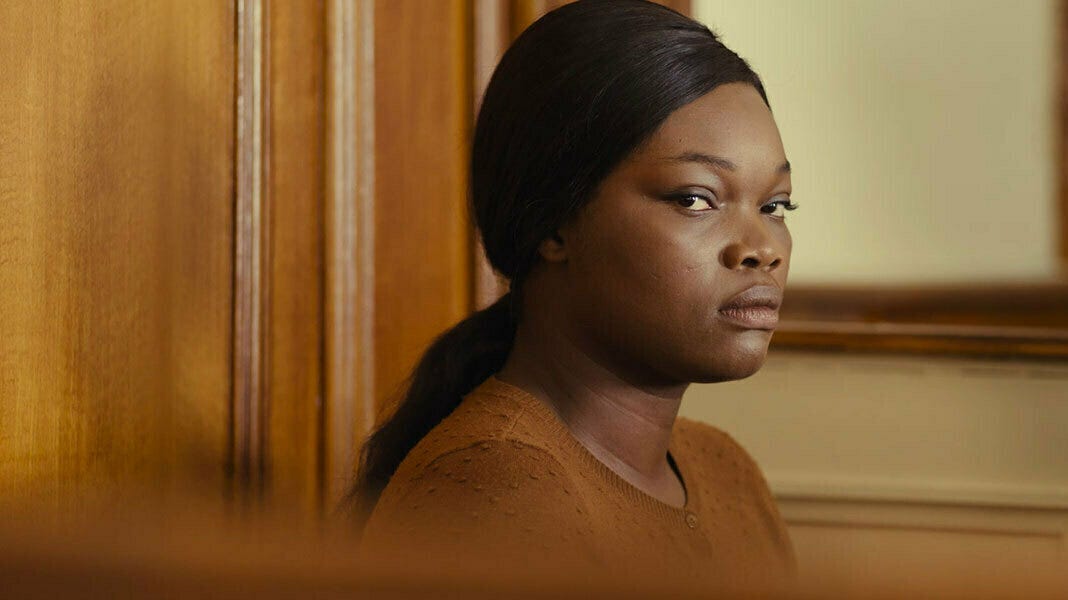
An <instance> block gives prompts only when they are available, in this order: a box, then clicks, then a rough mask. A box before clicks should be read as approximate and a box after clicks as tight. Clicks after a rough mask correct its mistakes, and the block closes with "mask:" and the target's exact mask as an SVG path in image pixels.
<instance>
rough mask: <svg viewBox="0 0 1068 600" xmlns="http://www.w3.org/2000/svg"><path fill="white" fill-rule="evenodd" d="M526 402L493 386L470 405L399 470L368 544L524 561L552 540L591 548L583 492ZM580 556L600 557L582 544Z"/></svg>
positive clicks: (473, 396) (459, 409)
mask: <svg viewBox="0 0 1068 600" xmlns="http://www.w3.org/2000/svg"><path fill="white" fill-rule="evenodd" d="M526 402H527V399H525V398H521V397H512V396H509V395H508V394H507V393H500V390H498V389H497V388H496V387H495V386H493V385H492V384H491V385H488V386H480V387H479V388H477V389H476V390H475V391H474V392H472V393H471V394H468V395H467V396H465V398H464V400H463V401H462V402H461V404H460V405H459V406H458V407H457V408H456V410H455V411H453V413H452V414H451V415H449V417H447V418H446V419H444V420H443V421H442V422H441V423H440V424H439V425H438V426H437V427H435V428H434V429H433V430H431V432H430V433H428V434H427V435H426V436H424V438H423V439H422V440H421V441H420V442H419V444H417V445H416V447H415V448H413V449H412V451H411V452H409V454H408V456H407V457H406V458H405V459H404V461H402V463H401V465H400V466H399V467H398V468H397V471H396V472H395V473H394V475H393V477H392V478H391V480H390V482H389V484H388V485H387V486H386V488H385V489H384V490H383V492H382V495H381V497H380V498H379V500H378V503H377V504H376V506H375V509H374V511H373V512H372V514H371V517H370V519H369V520H368V523H367V528H366V530H365V533H364V539H365V543H367V544H372V545H373V544H380V543H383V542H386V541H388V540H396V539H404V540H406V542H408V543H417V544H419V545H420V546H421V547H423V548H431V547H432V548H436V549H439V550H441V551H442V552H445V553H447V552H454V551H455V552H462V553H463V554H465V555H466V554H471V553H476V554H479V553H481V554H487V553H488V554H492V555H494V556H505V555H511V556H510V558H516V559H519V558H527V556H526V555H527V553H529V552H530V551H532V550H535V549H541V548H542V546H543V544H544V543H546V542H550V541H553V540H547V539H545V537H544V536H545V535H548V534H551V535H552V536H554V539H555V541H557V542H559V541H560V540H561V539H566V540H571V541H572V542H573V543H577V542H579V540H582V539H588V537H589V535H590V533H591V529H590V527H589V524H588V523H587V521H586V518H585V516H586V515H587V514H588V511H587V509H586V506H585V504H584V501H583V500H582V496H581V493H580V490H579V488H578V486H577V485H576V483H575V480H574V479H573V478H572V477H571V476H570V471H569V469H567V468H566V466H565V465H564V463H565V462H566V460H564V461H561V460H560V458H559V456H558V452H557V451H556V450H555V448H554V447H553V444H552V436H550V435H543V432H540V431H539V427H541V426H542V425H541V424H540V423H539V415H538V414H537V413H536V412H535V413H532V412H531V411H532V409H536V407H530V406H527V404H526ZM459 540H463V542H462V544H461V543H458V541H459ZM573 550H574V551H575V552H579V553H583V554H586V555H587V558H590V557H591V556H592V555H590V554H589V553H588V549H586V548H584V547H583V545H582V544H576V545H575V546H574V548H573ZM572 558H575V559H578V558H581V557H580V556H572Z"/></svg>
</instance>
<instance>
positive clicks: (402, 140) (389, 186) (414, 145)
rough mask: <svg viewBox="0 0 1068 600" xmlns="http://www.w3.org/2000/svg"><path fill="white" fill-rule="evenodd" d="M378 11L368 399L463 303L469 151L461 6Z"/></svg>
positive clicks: (468, 267)
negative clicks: (371, 378) (371, 364)
mask: <svg viewBox="0 0 1068 600" xmlns="http://www.w3.org/2000/svg"><path fill="white" fill-rule="evenodd" d="M375 6H376V10H375V34H374V35H375V71H374V73H375V113H376V114H375V207H374V208H375V215H374V217H375V221H374V222H375V232H376V234H375V244H374V254H375V263H374V265H375V267H374V269H375V272H374V273H375V296H374V305H375V321H374V328H375V335H374V338H375V356H376V359H378V360H377V361H376V365H375V399H376V405H377V406H378V407H380V408H381V407H386V406H388V403H389V400H390V399H391V398H394V397H395V396H396V393H397V392H398V391H400V390H401V389H403V383H404V381H405V379H406V378H407V377H408V375H409V373H410V371H411V369H412V367H413V366H414V364H415V361H416V360H417V359H418V357H419V356H420V355H421V354H422V353H423V351H424V350H425V349H426V347H427V345H428V344H429V343H430V342H431V340H433V339H434V338H435V337H436V336H437V335H439V334H440V333H441V332H442V331H443V330H445V329H446V328H447V327H449V326H451V325H453V324H454V323H456V322H457V321H459V320H460V319H462V318H463V317H464V316H466V315H467V314H468V312H469V311H470V310H471V308H472V305H473V302H472V277H471V271H472V263H473V252H472V243H471V226H470V223H469V220H468V216H467V206H466V202H467V152H468V150H467V149H468V145H469V143H470V137H471V136H470V125H471V105H472V90H471V87H472V84H471V81H472V76H471V59H470V56H469V39H470V35H471V33H470V28H471V15H470V5H469V3H468V2H465V1H463V0H441V1H439V2H421V1H419V0H379V1H378V2H377V3H376V5H375Z"/></svg>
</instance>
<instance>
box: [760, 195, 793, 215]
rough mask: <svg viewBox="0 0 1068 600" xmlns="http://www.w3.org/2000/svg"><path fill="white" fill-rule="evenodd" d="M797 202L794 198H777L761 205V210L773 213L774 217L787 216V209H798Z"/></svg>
mask: <svg viewBox="0 0 1068 600" xmlns="http://www.w3.org/2000/svg"><path fill="white" fill-rule="evenodd" d="M796 209H797V204H794V203H793V201H792V200H789V199H787V200H776V201H774V202H768V203H767V204H765V205H764V206H761V207H760V212H762V213H764V214H766V215H771V216H773V217H779V218H782V217H785V216H786V211H788V210H796Z"/></svg>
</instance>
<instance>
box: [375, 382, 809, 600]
mask: <svg viewBox="0 0 1068 600" xmlns="http://www.w3.org/2000/svg"><path fill="white" fill-rule="evenodd" d="M669 456H670V458H671V459H672V460H673V462H674V465H675V467H676V469H677V472H678V473H679V474H680V476H681V478H682V481H683V485H684V487H685V490H686V505H685V507H684V508H676V507H674V506H671V505H669V504H666V503H664V502H661V501H660V500H657V499H656V498H654V497H652V496H650V495H648V494H646V493H644V492H643V491H641V490H640V489H638V488H637V487H635V486H633V485H632V484H630V483H629V482H628V481H626V480H625V479H623V478H622V477H620V476H619V475H618V474H616V473H615V472H614V471H612V470H611V469H609V468H608V467H607V466H605V465H604V464H603V463H602V462H600V461H599V460H598V459H597V458H596V457H595V456H594V455H593V454H591V453H590V452H589V451H588V450H587V449H586V448H585V447H584V446H583V445H582V444H581V443H580V442H579V441H578V440H577V439H575V438H574V437H573V436H572V435H571V433H570V432H569V430H568V429H567V426H566V425H565V424H564V423H563V422H562V421H561V420H560V419H559V418H558V417H557V416H556V413H555V412H554V411H553V410H552V409H551V408H549V407H548V406H547V405H546V404H544V403H543V402H541V401H540V400H538V399H537V398H535V397H534V396H532V395H530V394H529V393H527V392H525V391H523V390H522V389H520V388H517V387H515V386H512V385H510V384H507V383H505V382H503V381H501V380H499V379H497V378H496V377H490V378H489V379H488V380H486V381H485V382H484V383H483V384H482V385H480V386H479V387H478V388H477V389H475V390H474V391H473V392H471V393H470V394H469V395H467V396H466V397H465V398H464V400H463V402H462V403H461V404H460V405H459V407H458V408H457V409H456V410H455V411H454V412H453V413H452V414H451V415H449V417H447V418H446V419H445V420H443V421H442V422H441V423H440V424H439V425H438V426H437V427H435V428H434V429H433V430H432V431H431V432H430V433H429V434H428V435H427V436H426V437H424V438H423V439H422V440H421V441H420V442H419V444H417V445H416V447H415V448H414V449H413V450H412V451H411V452H410V453H409V454H408V456H407V457H406V458H405V460H404V461H403V462H402V463H401V465H400V467H399V468H398V469H397V472H396V473H395V474H394V476H393V478H392V479H391V480H390V482H389V485H387V486H386V489H385V490H384V491H383V493H382V496H381V498H380V499H379V501H378V504H377V506H376V507H375V509H374V512H373V513H372V515H371V517H370V519H369V521H368V523H367V527H366V529H365V531H364V538H363V544H364V547H365V548H375V549H382V550H381V551H383V552H385V551H387V550H385V549H386V548H387V547H397V545H398V542H403V543H402V544H400V546H401V547H402V548H403V550H402V554H400V555H399V556H401V557H407V560H425V559H432V560H438V561H439V562H444V563H450V562H453V563H455V564H457V565H463V564H467V565H470V564H472V563H471V561H477V560H480V559H481V560H484V561H486V560H488V561H492V562H493V564H498V565H500V564H505V563H512V564H513V566H523V565H535V564H542V565H544V564H551V565H558V566H567V567H570V568H577V569H580V570H588V571H590V572H596V571H601V572H603V573H604V574H610V575H613V576H618V575H634V576H637V577H641V578H648V577H654V578H661V577H665V578H672V579H679V580H682V581H686V582H691V583H697V582H708V583H709V585H726V584H738V583H741V584H745V585H749V584H750V583H757V584H761V585H762V584H763V583H766V582H776V583H777V582H781V581H783V580H784V578H788V577H790V576H791V575H792V573H793V570H794V557H793V551H792V548H791V544H790V540H789V538H788V536H787V532H786V528H785V526H784V524H783V521H782V519H781V518H780V516H779V513H778V511H777V509H776V507H775V503H774V501H773V500H772V498H771V495H770V494H769V491H768V487H767V484H766V483H765V482H764V479H763V477H762V476H761V473H760V470H759V468H758V467H757V465H756V463H754V461H753V459H752V458H750V456H749V455H748V454H747V453H746V452H745V450H743V449H742V447H741V446H739V445H738V443H737V442H735V441H734V440H733V439H731V437H730V436H728V435H727V434H725V433H723V432H722V431H719V430H718V429H716V428H714V427H712V426H709V425H706V424H704V423H700V422H696V421H692V420H689V419H686V418H678V419H677V420H676V423H675V427H674V430H673V432H672V437H671V442H670V446H669ZM413 551H414V552H415V554H413ZM376 552H377V550H376Z"/></svg>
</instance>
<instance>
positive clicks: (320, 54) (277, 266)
mask: <svg viewBox="0 0 1068 600" xmlns="http://www.w3.org/2000/svg"><path fill="white" fill-rule="evenodd" d="M264 17H265V21H264V27H265V39H266V43H265V46H266V47H265V54H266V56H265V61H264V64H265V82H266V86H265V88H266V89H265V91H266V95H265V111H264V117H265V125H264V133H265V139H264V152H265V157H264V164H265V169H266V172H265V188H264V189H265V193H266V194H267V196H268V197H269V199H270V218H269V220H268V223H267V227H268V231H269V233H268V236H267V237H268V239H269V242H270V245H269V248H268V250H269V251H268V253H267V255H266V259H267V260H266V268H267V269H268V276H267V281H268V282H269V284H270V287H269V302H268V303H267V306H266V313H265V316H266V319H267V322H268V324H269V327H267V329H266V330H265V343H264V364H265V366H266V374H265V385H264V391H265V394H264V415H263V420H262V423H263V426H264V434H265V435H264V440H263V454H264V456H263V461H264V468H265V471H266V478H267V480H266V482H265V490H264V492H265V494H266V495H267V498H268V500H269V501H270V502H271V503H272V504H273V505H274V506H282V507H286V508H289V509H292V510H294V511H295V512H296V513H298V514H302V515H307V516H317V515H319V514H320V510H321V508H322V502H323V497H322V490H323V472H322V468H323V464H322V460H323V457H322V452H321V451H322V444H323V426H324V423H323V421H322V418H323V414H322V408H323V402H322V401H323V360H324V352H323V345H324V326H325V321H324V316H323V313H324V296H323V293H324V250H325V247H324V225H325V223H324V219H325V214H324V211H325V208H326V205H325V203H324V195H325V162H324V161H325V139H326V136H325V113H324V110H325V94H326V90H325V69H326V62H325V56H326V54H325V53H326V18H325V7H324V3H323V2H322V1H320V0H307V1H301V2H269V3H267V6H266V11H265V13H264Z"/></svg>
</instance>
